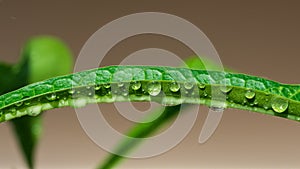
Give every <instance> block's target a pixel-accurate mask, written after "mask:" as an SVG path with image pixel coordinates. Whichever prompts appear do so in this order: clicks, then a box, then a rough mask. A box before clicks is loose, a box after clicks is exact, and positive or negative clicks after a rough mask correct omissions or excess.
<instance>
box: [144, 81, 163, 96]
mask: <svg viewBox="0 0 300 169" xmlns="http://www.w3.org/2000/svg"><path fill="white" fill-rule="evenodd" d="M147 90H148V93H149V94H150V95H151V96H157V95H158V94H159V93H160V91H161V85H160V83H159V82H150V83H148V89H147Z"/></svg>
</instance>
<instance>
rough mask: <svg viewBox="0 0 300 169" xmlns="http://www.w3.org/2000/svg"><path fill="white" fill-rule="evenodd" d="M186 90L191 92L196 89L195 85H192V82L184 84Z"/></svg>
mask: <svg viewBox="0 0 300 169" xmlns="http://www.w3.org/2000/svg"><path fill="white" fill-rule="evenodd" d="M183 86H184V88H186V89H187V90H190V89H192V88H193V87H194V84H193V83H190V82H185V83H184V84H183Z"/></svg>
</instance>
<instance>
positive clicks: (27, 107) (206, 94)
mask: <svg viewBox="0 0 300 169" xmlns="http://www.w3.org/2000/svg"><path fill="white" fill-rule="evenodd" d="M233 89H234V87H232V86H229V85H227V86H219V87H218V90H219V91H220V93H221V94H223V95H225V96H226V99H227V101H229V102H236V101H235V100H234V99H235V98H231V97H230V96H231V93H234V92H232V91H233ZM211 90H213V89H212V86H211V85H207V84H203V83H193V82H188V81H187V82H180V83H178V82H175V81H168V82H164V81H161V82H160V81H131V82H126V83H124V82H122V83H107V84H98V85H90V86H83V87H77V88H72V89H67V90H65V91H59V92H52V93H48V94H44V95H41V96H38V97H35V98H34V97H32V98H31V99H30V100H26V99H25V100H24V101H18V102H16V103H15V104H14V105H11V106H9V107H7V108H5V110H3V111H2V112H0V120H1V121H3V119H4V120H6V119H9V118H12V117H14V116H22V115H25V114H27V115H31V116H36V115H38V114H40V113H41V112H42V111H44V110H48V109H51V108H53V107H63V106H72V107H83V106H85V105H86V104H88V103H94V102H97V99H99V98H102V101H105V100H104V99H103V98H110V99H113V98H114V96H118V97H119V96H120V97H124V98H126V97H129V96H130V95H135V96H145V95H148V96H150V97H162V98H164V99H162V101H161V102H162V104H164V105H176V104H180V103H182V102H183V100H182V99H181V98H182V97H185V98H193V97H194V98H196V99H198V100H199V99H200V97H202V98H210V97H211ZM243 90H244V89H243ZM257 94H258V91H254V90H251V89H247V90H244V96H243V98H244V99H243V101H242V102H241V103H240V102H236V103H237V104H243V105H246V106H253V107H259V106H260V107H263V108H264V109H265V110H270V109H272V110H273V111H274V112H276V113H284V112H285V111H286V110H287V109H288V107H289V101H288V100H287V99H284V98H281V97H274V96H273V95H272V97H271V95H267V94H265V96H264V97H260V98H259V99H261V98H264V99H265V100H264V105H260V104H258V103H259V101H260V100H258V99H257V98H256V96H257ZM24 96H26V93H24V94H23V96H22V94H20V95H18V96H17V95H13V96H12V97H11V98H8V101H9V102H13V101H14V100H21V99H20V98H22V97H24ZM9 99H11V100H9ZM113 101H114V100H112V102H113ZM217 108H218V110H219V108H220V107H217ZM221 109H223V107H221ZM4 112H5V113H4Z"/></svg>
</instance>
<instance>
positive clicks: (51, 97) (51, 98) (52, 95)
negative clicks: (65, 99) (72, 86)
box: [46, 93, 56, 101]
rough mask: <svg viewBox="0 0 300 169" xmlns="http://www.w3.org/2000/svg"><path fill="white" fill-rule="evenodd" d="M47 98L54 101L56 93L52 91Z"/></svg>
mask: <svg viewBox="0 0 300 169" xmlns="http://www.w3.org/2000/svg"><path fill="white" fill-rule="evenodd" d="M46 98H47V100H49V101H53V100H55V99H56V94H55V93H51V94H49V95H47V96H46Z"/></svg>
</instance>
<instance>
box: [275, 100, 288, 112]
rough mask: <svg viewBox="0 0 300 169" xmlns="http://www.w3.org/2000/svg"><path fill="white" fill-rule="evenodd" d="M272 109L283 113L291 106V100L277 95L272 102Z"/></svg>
mask: <svg viewBox="0 0 300 169" xmlns="http://www.w3.org/2000/svg"><path fill="white" fill-rule="evenodd" d="M271 106H272V109H273V110H274V111H275V112H277V113H283V112H284V111H285V110H286V109H287V108H288V106H289V102H288V100H286V99H283V98H280V97H276V98H274V99H273V100H272V103H271Z"/></svg>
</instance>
